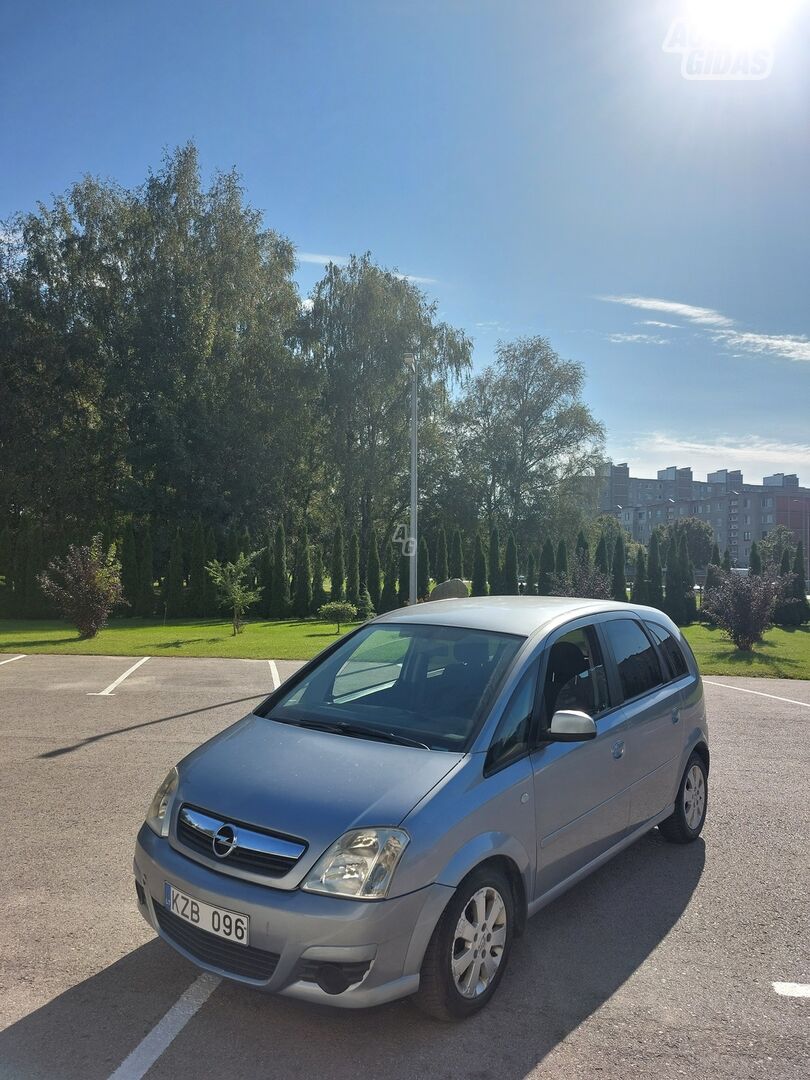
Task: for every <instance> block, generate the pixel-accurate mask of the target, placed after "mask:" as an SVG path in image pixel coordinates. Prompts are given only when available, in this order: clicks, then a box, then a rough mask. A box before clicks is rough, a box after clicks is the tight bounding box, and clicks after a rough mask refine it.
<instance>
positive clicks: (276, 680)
mask: <svg viewBox="0 0 810 1080" xmlns="http://www.w3.org/2000/svg"><path fill="white" fill-rule="evenodd" d="M267 663H268V664H269V665H270V678H271V679H272V680H273V689H274V690H278V688H279V687H280V686H281V679H280V678H279V677H278V668H277V667H276V662H275V660H268V661H267Z"/></svg>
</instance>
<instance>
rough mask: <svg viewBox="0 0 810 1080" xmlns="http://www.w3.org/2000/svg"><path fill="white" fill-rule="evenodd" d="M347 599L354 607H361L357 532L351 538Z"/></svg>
mask: <svg viewBox="0 0 810 1080" xmlns="http://www.w3.org/2000/svg"><path fill="white" fill-rule="evenodd" d="M346 599H347V600H348V601H349V603H350V604H353V605H354V607H356V608H359V606H360V538H359V537H358V535H357V532H356V531H355V532H353V533H352V535H351V536H350V537H349V552H348V562H347V565H346Z"/></svg>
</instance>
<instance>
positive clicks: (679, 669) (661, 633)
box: [645, 622, 689, 679]
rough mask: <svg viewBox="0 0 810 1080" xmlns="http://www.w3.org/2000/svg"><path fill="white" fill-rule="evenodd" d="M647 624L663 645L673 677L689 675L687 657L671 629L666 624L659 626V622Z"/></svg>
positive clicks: (678, 677)
mask: <svg viewBox="0 0 810 1080" xmlns="http://www.w3.org/2000/svg"><path fill="white" fill-rule="evenodd" d="M645 626H646V627H647V629H648V630H649V631H650V633H651V634H652V636H653V637H654V638H655V640H656V641H657V642H658V644H659V645H660V646H661V652H662V653H663V654H664V657H665V659H666V662H667V664H668V665H669V670H670V673H671V675H672V678H673V679H680V678H681V676H682V675H688V674H689V665H688V664H687V662H686V657H685V656H684V655H683V652H682V651H681V647H680V645H679V644H678V642H677V641H676V640H675V638H674V637H673V636H672V634H670V632H669V630H667V628H666V627H665V626H659V625H658V623H651V622H648V623H645Z"/></svg>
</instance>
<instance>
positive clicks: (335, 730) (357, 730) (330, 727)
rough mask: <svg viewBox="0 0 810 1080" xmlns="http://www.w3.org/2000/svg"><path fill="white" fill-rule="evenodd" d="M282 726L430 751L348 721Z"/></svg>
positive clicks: (288, 721)
mask: <svg viewBox="0 0 810 1080" xmlns="http://www.w3.org/2000/svg"><path fill="white" fill-rule="evenodd" d="M270 719H271V720H281V717H279V716H273V715H272V714H271V716H270ZM281 722H282V724H293V725H294V726H295V727H303V728H314V729H315V730H316V731H328V732H330V733H331V734H332V735H357V736H358V737H359V738H361V739H379V740H380V741H381V742H390V743H399V745H400V746H416V747H418V748H419V749H420V750H430V747H429V746H428V744H427V743H423V742H420V741H419V740H418V739H411V738H409V737H408V736H407V735H398V734H397V733H396V732H395V731H382V730H381V729H379V728H366V727H362V726H361V725H360V724H350V723H348V721H346V720H309V719H307V720H298V719H293V718H292V717H291V718H290V719H287V718H286V717H285V718H284V719H283V720H281Z"/></svg>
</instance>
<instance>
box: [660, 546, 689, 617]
mask: <svg viewBox="0 0 810 1080" xmlns="http://www.w3.org/2000/svg"><path fill="white" fill-rule="evenodd" d="M664 610H665V611H666V613H667V615H669V617H670V619H672V621H673V622H674V623H676V624H677V625H680V624H681V623H682V622H683V618H684V604H683V579H682V577H681V566H680V559H679V557H678V538H677V536H676V534H675V532H674V531H673V532H672V534H671V536H670V540H669V544H668V546H667V566H666V571H665V573H664Z"/></svg>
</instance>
